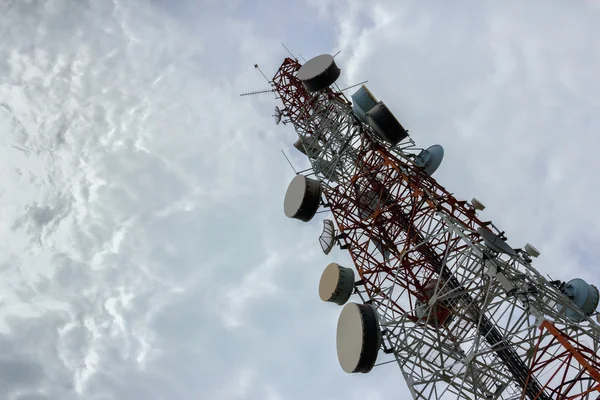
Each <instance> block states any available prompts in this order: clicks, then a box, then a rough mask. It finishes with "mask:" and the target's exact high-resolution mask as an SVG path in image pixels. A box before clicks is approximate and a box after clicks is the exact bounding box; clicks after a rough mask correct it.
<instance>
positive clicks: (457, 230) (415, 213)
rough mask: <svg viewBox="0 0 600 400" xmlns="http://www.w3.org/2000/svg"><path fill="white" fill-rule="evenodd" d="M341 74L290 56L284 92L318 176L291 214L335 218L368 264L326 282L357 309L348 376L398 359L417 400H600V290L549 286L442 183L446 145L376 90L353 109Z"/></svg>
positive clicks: (303, 188)
mask: <svg viewBox="0 0 600 400" xmlns="http://www.w3.org/2000/svg"><path fill="white" fill-rule="evenodd" d="M340 73H341V71H340V69H339V68H338V66H337V65H336V63H335V61H334V59H333V57H332V56H330V55H327V54H324V55H320V56H318V57H315V58H313V59H311V60H309V61H307V62H306V63H305V64H304V65H301V64H300V63H299V62H298V61H297V60H296V59H291V58H286V59H284V61H283V63H282V64H281V66H280V67H279V69H278V71H277V73H276V74H275V76H274V77H273V79H272V81H271V82H270V83H271V85H272V88H273V90H274V91H275V92H276V93H277V95H278V97H279V99H280V100H281V101H282V103H283V110H279V108H277V109H276V113H277V115H279V117H281V116H282V115H285V117H286V118H287V120H288V122H291V124H292V125H293V126H294V129H295V131H296V133H297V135H298V140H297V141H296V143H294V147H296V149H298V150H299V151H300V152H302V153H303V154H305V155H306V156H307V158H308V160H309V161H310V164H311V167H312V171H313V174H314V176H312V174H311V176H312V177H311V176H305V175H302V174H297V175H296V177H295V178H294V179H293V180H292V182H291V183H290V186H289V187H288V190H287V193H286V197H285V201H284V212H285V214H286V215H287V216H288V217H290V218H294V219H297V220H300V221H303V222H309V221H311V220H312V218H313V217H314V215H315V214H316V212H317V211H318V209H319V208H325V209H329V211H330V212H331V215H332V217H333V221H332V220H325V221H324V232H323V235H322V236H321V238H320V241H321V245H322V248H323V250H324V251H325V252H326V253H329V252H330V251H331V250H332V248H333V247H334V246H335V245H339V246H340V247H341V248H342V249H345V250H347V251H348V252H349V253H350V256H351V258H352V260H353V263H354V265H353V267H354V269H352V268H348V267H343V266H340V265H338V264H336V263H331V264H330V265H329V266H327V268H326V269H325V271H324V272H323V275H322V277H321V282H320V287H319V294H320V296H321V298H322V299H323V300H324V301H328V302H332V303H336V304H338V305H344V307H343V309H342V312H341V314H340V318H339V321H338V332H337V347H338V359H339V362H340V365H341V366H342V368H343V369H344V370H345V371H346V372H348V373H359V372H360V373H367V372H369V371H370V370H371V369H372V368H373V367H374V366H375V363H376V360H377V359H378V357H393V358H394V359H395V360H396V362H397V363H398V365H399V367H400V369H401V372H402V374H403V376H404V378H405V381H406V384H407V386H408V388H409V390H410V392H411V394H412V396H413V397H414V398H415V399H442V398H461V399H462V398H464V399H540V400H542V399H543V400H546V399H548V400H550V399H575V398H577V399H579V398H581V399H596V398H599V397H598V396H600V356H599V354H600V326H599V325H598V323H597V322H596V321H594V319H593V317H594V315H595V316H596V318H597V316H598V312H597V311H596V308H597V306H598V300H599V294H598V289H597V288H596V287H595V286H593V285H590V284H588V283H587V282H585V281H583V280H581V279H573V280H571V281H569V282H560V281H549V280H548V279H546V278H545V277H543V276H542V275H541V274H540V273H539V272H538V271H537V270H536V269H535V268H534V267H533V265H532V262H533V261H532V258H535V257H537V256H538V255H539V252H538V251H537V250H536V249H535V248H534V247H533V246H531V245H529V244H527V245H525V246H524V247H523V248H522V249H521V248H513V247H511V246H509V245H508V243H507V238H506V236H505V234H504V232H501V231H500V230H499V229H498V228H496V226H495V225H494V224H493V223H492V222H491V221H483V220H481V218H480V212H481V211H482V210H483V209H484V206H483V204H482V203H481V202H480V201H478V200H477V199H473V200H472V201H471V202H466V201H460V200H458V199H456V198H455V197H454V196H453V195H452V194H451V193H450V192H448V191H447V190H446V189H445V188H444V187H443V186H442V185H440V184H439V183H438V182H437V181H436V180H435V179H434V178H433V177H432V174H433V173H434V172H435V170H436V169H437V168H438V167H439V165H440V163H441V161H442V158H443V149H442V148H441V146H439V145H435V146H431V147H429V148H427V149H419V148H417V147H416V145H415V143H414V142H413V141H412V139H411V138H410V136H409V135H408V131H407V130H406V129H405V128H404V127H403V126H402V124H401V123H400V122H399V121H398V120H397V119H396V117H395V116H394V115H393V113H392V112H391V111H390V110H389V108H388V107H387V106H386V105H385V103H384V102H382V101H378V100H377V99H376V98H375V97H374V96H373V94H372V93H371V92H370V91H369V90H368V89H367V88H366V87H365V86H364V85H363V86H362V87H361V88H360V89H359V90H358V91H357V92H355V93H354V94H353V95H352V100H351V101H350V100H349V99H348V98H346V97H345V95H344V94H343V93H342V91H341V90H339V89H338V88H337V86H336V85H335V82H336V81H337V79H338V77H339V76H340ZM276 120H277V121H278V119H277V118H276ZM352 297H354V299H356V302H348V301H349V300H350V298H352Z"/></svg>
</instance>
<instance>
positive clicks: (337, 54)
mask: <svg viewBox="0 0 600 400" xmlns="http://www.w3.org/2000/svg"><path fill="white" fill-rule="evenodd" d="M341 52H342V51H341V50H340V51H338V52H337V53H335V54H334V55H333V58H335V56H337V55H338V54H340V53H341Z"/></svg>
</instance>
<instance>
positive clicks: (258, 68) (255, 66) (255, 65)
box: [254, 64, 272, 85]
mask: <svg viewBox="0 0 600 400" xmlns="http://www.w3.org/2000/svg"><path fill="white" fill-rule="evenodd" d="M254 68H256V69H257V70H258V71H259V72H260V74H261V75H262V76H263V77H264V78H265V79H266V80H267V82H269V85H271V84H272V83H271V81H270V80H269V78H267V76H266V75H265V74H264V73H263V72H262V71H261V69H260V67H259V66H258V64H254Z"/></svg>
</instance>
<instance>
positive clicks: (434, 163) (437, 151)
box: [414, 144, 444, 176]
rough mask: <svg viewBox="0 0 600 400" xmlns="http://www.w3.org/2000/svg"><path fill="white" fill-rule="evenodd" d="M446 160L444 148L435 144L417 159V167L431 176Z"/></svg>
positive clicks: (423, 151) (422, 152)
mask: <svg viewBox="0 0 600 400" xmlns="http://www.w3.org/2000/svg"><path fill="white" fill-rule="evenodd" d="M443 158H444V148H443V147H442V146H440V145H439V144H434V145H433V146H430V147H428V148H427V149H425V150H422V151H421V152H420V153H419V155H418V156H417V157H416V158H415V160H414V162H415V165H416V166H417V167H419V168H422V169H423V170H425V173H426V174H427V175H429V176H431V175H433V173H434V172H435V171H436V170H437V169H438V167H439V166H440V164H441V163H442V159H443Z"/></svg>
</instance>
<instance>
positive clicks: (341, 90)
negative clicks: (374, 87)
mask: <svg viewBox="0 0 600 400" xmlns="http://www.w3.org/2000/svg"><path fill="white" fill-rule="evenodd" d="M367 82H369V81H362V82H360V83H357V84H356V85H352V86H348V87H347V88H344V89H340V92H343V91H344V90H348V89H352V88H353V87H356V86H358V85H364V84H365V83H367Z"/></svg>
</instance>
